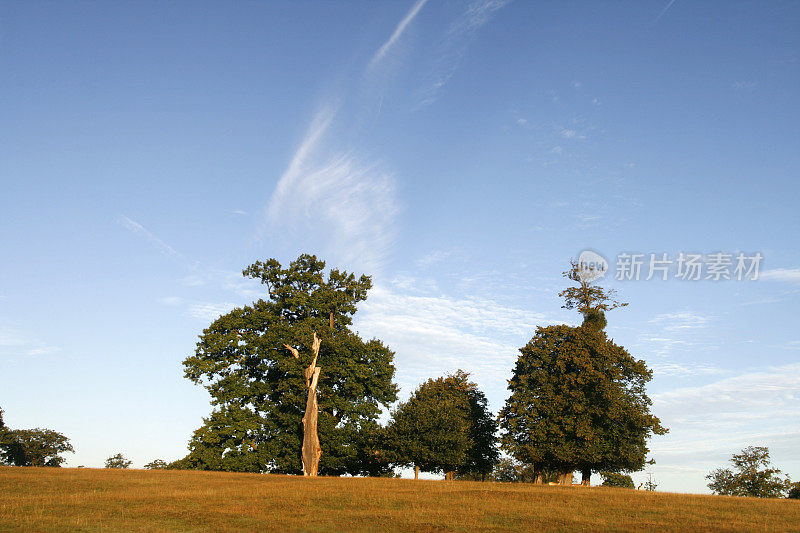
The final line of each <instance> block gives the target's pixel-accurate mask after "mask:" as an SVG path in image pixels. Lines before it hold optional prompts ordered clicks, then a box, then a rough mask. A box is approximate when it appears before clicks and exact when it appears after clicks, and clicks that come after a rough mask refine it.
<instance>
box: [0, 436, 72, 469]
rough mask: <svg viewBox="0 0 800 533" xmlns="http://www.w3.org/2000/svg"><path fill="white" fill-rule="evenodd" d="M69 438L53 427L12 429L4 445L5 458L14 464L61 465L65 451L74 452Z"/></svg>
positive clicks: (64, 460)
mask: <svg viewBox="0 0 800 533" xmlns="http://www.w3.org/2000/svg"><path fill="white" fill-rule="evenodd" d="M74 451H75V450H74V449H73V447H72V444H71V443H70V442H69V439H68V438H67V437H65V436H64V435H62V434H61V433H59V432H57V431H53V430H52V429H42V428H35V429H14V430H10V431H9V432H8V433H7V435H6V439H5V443H4V445H3V450H2V452H3V460H4V461H5V462H6V463H8V464H12V465H14V466H61V464H62V463H64V462H66V458H64V457H62V454H63V453H66V452H74Z"/></svg>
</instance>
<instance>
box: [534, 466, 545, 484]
mask: <svg viewBox="0 0 800 533" xmlns="http://www.w3.org/2000/svg"><path fill="white" fill-rule="evenodd" d="M542 483H544V477H543V476H542V467H541V466H539V465H533V484H534V485H541V484H542Z"/></svg>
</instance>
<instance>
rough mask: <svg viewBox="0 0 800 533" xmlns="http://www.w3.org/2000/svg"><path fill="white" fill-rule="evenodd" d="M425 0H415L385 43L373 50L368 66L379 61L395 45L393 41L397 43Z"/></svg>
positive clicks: (372, 65)
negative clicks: (375, 50)
mask: <svg viewBox="0 0 800 533" xmlns="http://www.w3.org/2000/svg"><path fill="white" fill-rule="evenodd" d="M427 2H428V0H417V2H416V3H415V4H414V5H413V6H411V9H410V10H409V11H408V13H407V14H406V16H405V17H403V20H401V21H400V22H399V23H398V24H397V27H396V28H395V29H394V32H393V33H392V35H391V36H390V37H389V39H388V40H387V41H386V42H385V43H383V45H382V46H381V47H380V48H378V51H377V52H375V55H374V56H372V60H371V61H370V63H369V65H370V67H374V66H376V65H377V64H378V63H380V62H381V60H382V59H383V58H384V56H386V54H387V53H388V52H389V50H390V49H391V48H392V47H393V46H394V45H395V43H397V41H398V40H399V39H400V37H401V36H402V35H403V32H404V31H405V30H406V27H408V25H409V24H411V21H412V20H414V17H416V16H417V13H419V11H420V9H422V7H423V6H424V5H425V4H426V3H427Z"/></svg>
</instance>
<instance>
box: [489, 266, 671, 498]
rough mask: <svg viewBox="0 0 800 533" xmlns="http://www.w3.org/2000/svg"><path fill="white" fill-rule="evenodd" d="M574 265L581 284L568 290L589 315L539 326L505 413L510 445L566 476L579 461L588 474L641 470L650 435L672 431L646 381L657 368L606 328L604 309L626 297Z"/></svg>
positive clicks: (571, 301)
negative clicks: (575, 322)
mask: <svg viewBox="0 0 800 533" xmlns="http://www.w3.org/2000/svg"><path fill="white" fill-rule="evenodd" d="M572 266H573V269H572V270H570V271H567V272H566V273H565V276H566V277H568V278H569V279H571V280H573V281H578V282H579V284H580V287H577V288H575V287H571V288H568V289H566V290H565V291H562V293H561V295H562V296H564V297H565V298H566V304H565V307H567V308H577V309H578V310H579V311H580V312H581V313H582V314H583V316H584V323H583V325H582V326H581V327H571V326H566V325H560V326H548V327H540V328H538V329H537V331H536V334H535V335H534V337H533V338H532V339H531V340H530V342H528V344H527V345H525V346H524V347H523V348H521V349H520V356H519V358H518V360H517V363H516V366H515V368H514V372H513V375H512V378H511V380H510V381H509V386H508V388H509V390H510V391H511V395H510V397H509V398H508V400H506V403H505V406H504V407H503V409H502V410H501V412H500V415H499V419H500V427H501V429H502V431H503V436H502V437H501V441H502V445H503V447H504V449H505V450H506V451H507V452H508V453H509V454H511V455H512V456H513V457H515V458H516V459H518V460H520V461H522V462H523V463H527V464H531V465H534V469H535V470H536V471H537V472H541V471H542V470H544V469H547V468H549V469H553V470H556V471H558V472H560V473H561V474H562V476H563V477H562V479H561V481H562V482H566V483H568V482H569V481H568V480H567V479H566V478H567V477H571V473H572V471H573V470H575V469H580V470H581V471H582V472H583V473H584V478H585V481H586V482H588V476H589V475H590V474H591V472H592V471H595V472H597V471H601V470H603V471H606V470H608V471H636V470H640V469H641V468H642V467H643V466H644V464H645V461H646V456H647V452H648V448H647V439H648V438H649V437H650V435H651V434H663V433H666V431H667V430H666V429H665V428H663V427H662V426H661V423H660V421H659V419H658V418H657V417H655V416H653V415H652V414H651V413H650V405H651V403H652V402H651V401H650V399H649V398H648V396H647V393H646V390H645V385H646V384H647V382H648V381H650V379H652V372H651V371H650V370H648V368H647V365H646V364H645V362H644V361H642V360H637V359H635V358H634V357H632V356H631V355H630V354H629V353H628V352H627V350H625V349H624V348H623V347H621V346H619V345H617V344H615V343H614V342H613V341H612V340H611V339H609V338H608V336H607V335H606V333H605V331H603V329H604V327H605V316H604V314H602V313H603V312H604V311H606V310H609V309H613V308H614V307H619V306H622V305H625V304H621V303H619V302H616V301H615V300H613V299H612V298H611V296H610V294H611V293H610V292H607V291H605V290H604V289H603V288H602V287H594V286H590V285H589V284H588V283H586V282H584V281H583V280H582V279H581V278H580V277H579V276H578V273H577V270H576V268H575V265H574V264H573V265H572ZM596 313H601V314H596ZM540 479H541V478H540Z"/></svg>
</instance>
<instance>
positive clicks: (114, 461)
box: [105, 453, 133, 469]
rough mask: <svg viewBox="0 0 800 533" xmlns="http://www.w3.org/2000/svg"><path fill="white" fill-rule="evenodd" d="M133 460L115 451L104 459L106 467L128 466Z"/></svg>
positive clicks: (123, 467)
mask: <svg viewBox="0 0 800 533" xmlns="http://www.w3.org/2000/svg"><path fill="white" fill-rule="evenodd" d="M132 464H133V461H131V460H129V459H128V458H126V457H125V456H124V455H122V454H121V453H117V454H114V455H112V456H111V457H109V458H108V459H106V466H105V467H106V468H122V469H125V468H130V466H131V465H132Z"/></svg>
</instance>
